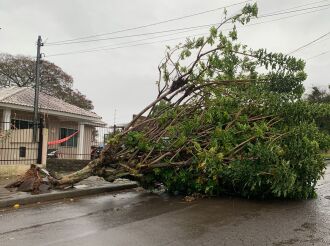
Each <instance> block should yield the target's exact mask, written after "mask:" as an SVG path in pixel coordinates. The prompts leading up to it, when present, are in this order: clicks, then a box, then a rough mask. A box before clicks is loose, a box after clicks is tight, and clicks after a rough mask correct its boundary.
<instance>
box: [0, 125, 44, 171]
mask: <svg viewBox="0 0 330 246" xmlns="http://www.w3.org/2000/svg"><path fill="white" fill-rule="evenodd" d="M33 131H34V130H33V123H32V122H31V121H24V120H15V119H13V120H12V121H11V122H0V165H10V164H35V163H40V162H41V160H40V159H41V152H40V150H41V145H40V143H41V141H42V140H41V139H40V138H41V135H40V134H39V133H40V132H41V125H40V124H38V127H37V133H36V136H37V137H36V139H34V137H33V136H34V135H33Z"/></svg>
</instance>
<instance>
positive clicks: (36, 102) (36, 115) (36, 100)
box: [33, 36, 44, 142]
mask: <svg viewBox="0 0 330 246" xmlns="http://www.w3.org/2000/svg"><path fill="white" fill-rule="evenodd" d="M43 45H44V44H43V43H42V40H41V36H38V41H37V61H36V77H35V79H36V83H35V91H34V117H33V141H34V142H37V136H38V134H37V132H38V124H39V113H38V107H39V90H40V88H39V87H40V62H41V53H40V49H41V46H43Z"/></svg>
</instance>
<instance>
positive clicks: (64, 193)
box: [0, 176, 137, 208]
mask: <svg viewBox="0 0 330 246" xmlns="http://www.w3.org/2000/svg"><path fill="white" fill-rule="evenodd" d="M11 181H12V180H10V179H0V208H5V207H10V206H13V205H14V204H20V205H24V204H31V203H38V202H46V201H51V200H58V199H64V198H72V197H78V196H87V195H94V194H100V193H105V192H111V191H118V190H124V189H131V188H135V187H137V183H136V182H132V181H129V180H124V179H119V180H117V181H116V182H114V183H109V182H107V181H105V180H104V179H103V178H100V177H96V176H92V177H89V178H88V179H85V180H83V181H81V182H79V183H77V184H75V185H74V187H73V188H68V189H66V190H51V191H49V192H47V193H43V194H37V195H31V194H30V193H27V192H16V191H15V192H10V191H9V190H7V189H5V188H4V186H5V185H6V184H8V183H10V182H11Z"/></svg>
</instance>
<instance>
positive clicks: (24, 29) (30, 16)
mask: <svg viewBox="0 0 330 246" xmlns="http://www.w3.org/2000/svg"><path fill="white" fill-rule="evenodd" d="M238 2H240V0H218V1H216V0H204V1H198V0H180V1H177V0H166V1H165V0H163V1H160V0H139V1H132V0H97V1H90V0H57V1H52V0H29V1H27V0H0V27H1V28H2V29H1V30H0V52H6V53H10V54H23V55H31V56H35V53H36V46H35V43H36V39H37V36H38V35H41V36H42V38H43V40H45V41H46V43H47V42H55V41H59V40H66V39H72V38H77V37H81V36H88V35H93V34H102V33H108V32H112V31H118V30H122V29H126V28H131V27H136V26H140V25H145V24H150V23H154V22H158V21H162V20H167V19H171V18H176V17H181V16H185V15H189V14H193V13H197V12H201V11H206V10H209V9H214V8H218V7H222V6H225V5H229V4H233V3H238ZM256 2H257V3H258V6H259V15H263V14H267V13H270V12H275V11H282V10H286V9H289V8H292V7H296V6H299V5H304V4H309V3H314V5H308V6H305V7H300V9H301V8H308V7H314V6H319V5H326V4H330V0H328V1H323V2H320V0H314V1H313V0H258V1H256ZM318 2H319V3H318ZM242 6H243V5H242ZM239 8H240V7H232V8H228V13H237V11H238V9H239ZM324 8H327V9H324V10H322V11H317V12H313V13H309V14H303V15H300V16H295V17H292V18H287V19H283V20H279V21H274V22H270V23H264V24H260V25H255V26H250V27H246V28H242V29H238V33H239V39H240V40H241V42H242V43H245V44H247V45H248V46H250V47H251V48H267V49H268V50H269V51H277V52H283V53H286V52H290V51H292V50H294V49H296V48H297V47H299V46H302V45H304V44H306V43H308V42H309V41H312V40H314V39H316V38H317V37H319V36H321V35H323V34H325V33H327V32H329V31H330V8H329V6H327V7H324ZM312 10H316V9H312ZM306 11H307V10H306ZM306 11H305V12H306ZM309 11H311V10H309ZM299 13H303V12H299ZM293 14H297V13H291V14H287V15H281V16H274V17H270V18H265V19H262V20H255V21H252V22H251V23H254V22H260V21H269V20H272V19H278V18H281V17H286V16H290V15H293ZM221 16H222V10H219V11H216V12H211V13H208V14H204V15H199V16H195V17H191V18H186V19H183V20H179V21H174V22H169V23H166V24H161V25H157V26H153V27H148V28H143V29H139V30H134V31H129V32H123V33H118V34H113V35H112V37H114V36H122V35H130V34H139V33H145V32H154V31H162V30H166V29H174V28H181V27H190V26H197V25H203V24H211V23H216V22H219V21H220V18H221ZM204 32H207V29H203V30H197V31H192V32H189V33H181V34H175V35H172V36H168V37H158V38H153V39H150V41H141V42H140V43H144V42H154V41H160V40H167V39H171V38H176V37H182V39H181V40H180V39H178V40H172V41H167V42H158V43H153V44H149V45H141V46H135V47H126V48H120V49H112V50H107V51H99V52H90V53H82V54H71V55H63V56H50V57H49V58H47V57H46V59H48V60H50V61H51V62H54V63H55V64H56V65H58V66H60V67H61V68H62V69H63V70H64V71H65V72H67V73H68V74H70V75H71V76H73V78H74V87H75V88H77V89H79V90H80V91H81V92H83V93H84V94H86V95H87V96H88V98H90V99H91V100H92V101H93V103H94V105H95V112H96V113H98V114H99V115H100V116H102V117H103V119H104V120H105V121H106V122H107V123H109V124H113V122H114V112H115V109H116V112H117V113H116V122H117V123H122V122H127V121H129V120H130V119H131V117H132V114H133V113H136V112H138V111H139V110H140V109H142V108H143V107H144V106H145V105H147V104H148V103H149V102H150V101H151V100H152V99H153V98H154V96H155V93H156V86H155V81H156V80H157V76H158V73H157V65H158V63H159V61H160V59H161V58H162V56H163V54H164V47H165V45H166V44H168V45H175V44H176V43H178V42H180V41H184V38H183V36H185V35H193V34H199V33H204ZM160 35H164V34H157V35H154V36H143V37H132V38H123V39H115V40H104V41H99V42H90V43H81V44H71V45H60V46H45V47H43V48H42V52H43V53H44V54H45V55H46V56H47V55H51V54H57V53H63V52H70V51H77V50H84V49H90V48H95V47H100V46H106V45H109V46H111V45H113V47H116V46H117V47H118V46H125V45H132V44H133V43H131V44H123V43H126V42H130V41H136V40H140V39H145V38H148V37H149V38H151V37H155V36H160ZM105 37H111V35H109V36H105ZM329 50H330V35H328V36H327V37H326V38H324V39H322V40H320V41H319V42H317V43H315V44H313V45H310V46H308V47H306V48H305V49H302V50H301V51H299V52H296V53H295V54H294V55H296V56H297V57H301V58H304V59H307V58H310V57H313V56H315V55H318V54H321V53H322V52H325V51H329ZM327 69H330V52H329V53H327V54H324V55H321V56H318V57H315V58H313V59H309V60H307V67H306V71H307V73H308V79H307V81H306V82H305V85H306V88H307V89H310V87H311V86H314V85H316V86H321V87H322V88H326V86H327V85H328V84H330V80H329V79H330V78H329V77H330V75H329V71H328V70H327Z"/></svg>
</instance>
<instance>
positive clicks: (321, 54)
mask: <svg viewBox="0 0 330 246" xmlns="http://www.w3.org/2000/svg"><path fill="white" fill-rule="evenodd" d="M329 52H330V50H327V51H324V52H322V53H320V54H317V55H315V56H312V57H309V58H307V59H306V60H311V59H314V58H316V57H319V56H323V55H325V54H328V53H329Z"/></svg>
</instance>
